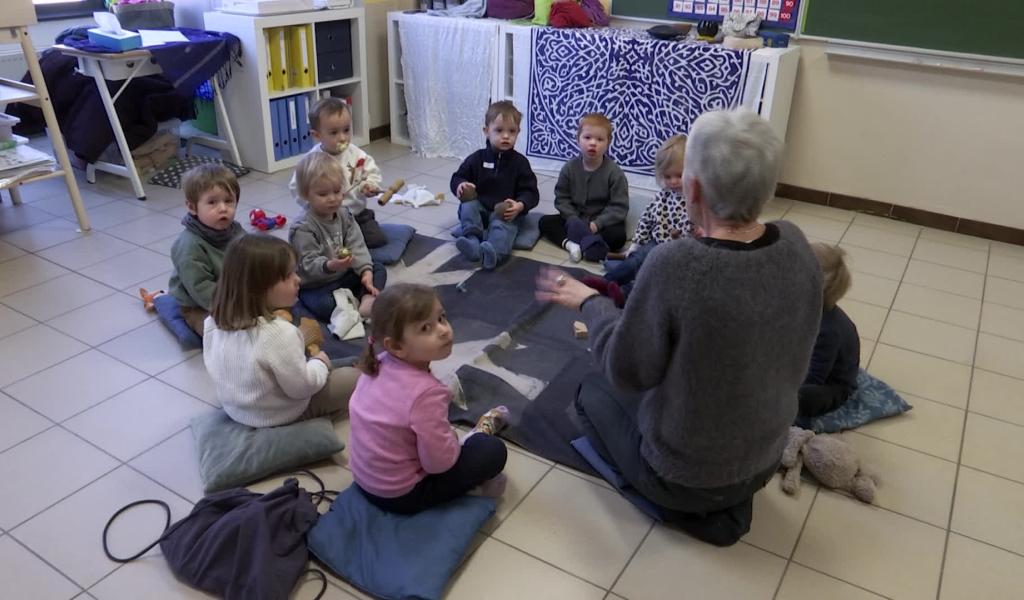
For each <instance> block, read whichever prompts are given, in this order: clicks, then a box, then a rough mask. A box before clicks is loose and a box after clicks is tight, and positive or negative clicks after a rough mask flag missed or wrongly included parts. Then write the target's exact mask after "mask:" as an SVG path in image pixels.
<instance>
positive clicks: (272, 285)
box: [203, 234, 359, 427]
mask: <svg viewBox="0 0 1024 600" xmlns="http://www.w3.org/2000/svg"><path fill="white" fill-rule="evenodd" d="M295 265H296V257H295V252H294V250H292V248H291V246H289V245H288V244H287V242H284V241H282V240H279V239H277V238H275V237H271V236H266V235H259V234H247V235H243V236H242V237H240V238H238V239H237V240H235V241H234V242H232V244H231V245H230V246H229V247H228V249H227V252H226V253H225V256H224V275H223V278H222V279H221V281H220V282H218V284H217V291H216V293H215V295H214V299H213V311H212V314H211V315H210V316H209V317H207V318H206V321H205V323H204V326H205V330H204V335H203V362H204V364H205V365H206V370H207V371H208V372H209V373H210V377H211V378H212V379H213V382H214V384H215V385H216V388H217V397H218V399H219V400H220V402H221V405H222V406H223V408H224V412H225V413H227V415H228V416H229V417H231V418H232V419H233V420H235V421H237V422H238V423H241V424H243V425H248V426H249V427H275V426H277V425H285V424H287V423H292V422H295V421H300V420H304V419H312V418H315V417H322V416H328V415H335V414H339V415H340V414H343V413H344V412H345V411H346V409H347V406H348V399H349V396H351V395H352V390H353V389H354V388H355V384H356V380H357V379H358V376H359V372H358V371H357V370H356V369H354V368H351V367H345V368H338V369H333V370H332V368H331V361H330V359H329V358H328V357H327V355H326V354H324V353H323V352H317V353H316V354H314V355H313V356H312V357H311V358H309V359H307V358H306V354H305V347H306V345H307V342H308V341H309V340H307V339H306V338H305V337H304V336H303V333H302V331H300V330H299V329H298V328H297V327H295V326H294V325H292V324H291V322H290V321H287V320H284V319H281V318H278V317H276V316H274V312H273V311H274V310H275V309H279V308H284V309H288V308H291V306H293V305H294V304H295V302H296V300H297V299H298V292H299V278H298V275H296V273H295ZM318 331H319V329H318Z"/></svg>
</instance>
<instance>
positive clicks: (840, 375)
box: [798, 242, 860, 417]
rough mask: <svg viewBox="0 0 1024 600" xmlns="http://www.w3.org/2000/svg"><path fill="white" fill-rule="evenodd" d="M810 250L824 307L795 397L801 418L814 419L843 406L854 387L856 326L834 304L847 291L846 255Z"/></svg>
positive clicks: (824, 248) (831, 249) (825, 247)
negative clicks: (819, 277) (818, 268)
mask: <svg viewBox="0 0 1024 600" xmlns="http://www.w3.org/2000/svg"><path fill="white" fill-rule="evenodd" d="M811 249H812V250H813V251H814V255H815V256H816V257H817V259H818V263H819V264H820V265H821V272H822V274H823V275H824V277H823V278H822V281H823V286H824V293H823V295H822V303H823V305H824V306H823V307H822V312H821V328H820V329H819V330H818V339H817V340H816V341H815V342H814V351H813V353H812V354H811V365H810V369H809V370H808V372H807V377H806V379H804V383H803V385H801V386H800V391H799V394H798V398H799V408H798V414H799V416H801V417H817V416H819V415H823V414H825V413H829V412H832V411H833V410H835V409H837V408H839V407H840V406H842V405H843V404H845V403H846V401H847V400H848V399H849V397H850V394H852V393H853V391H854V389H855V388H856V387H857V373H858V371H859V370H860V336H859V334H858V333H857V326H856V325H854V324H853V321H851V320H850V317H848V316H847V315H846V313H845V312H843V309H841V308H839V306H837V304H836V303H837V302H839V300H841V299H842V297H843V295H845V294H846V291H847V290H849V289H850V271H849V270H848V269H847V268H846V262H845V261H844V260H843V257H844V256H845V254H846V253H845V252H843V250H842V248H839V247H838V246H832V245H829V244H823V243H821V242H815V243H812V244H811Z"/></svg>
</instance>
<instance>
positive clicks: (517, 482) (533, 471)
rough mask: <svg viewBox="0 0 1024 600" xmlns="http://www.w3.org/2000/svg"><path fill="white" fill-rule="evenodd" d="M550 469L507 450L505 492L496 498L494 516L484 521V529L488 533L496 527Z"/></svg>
mask: <svg viewBox="0 0 1024 600" xmlns="http://www.w3.org/2000/svg"><path fill="white" fill-rule="evenodd" d="M550 469H551V467H550V466H549V465H546V464H544V463H542V462H540V461H538V460H534V459H533V458H530V457H528V456H527V455H525V454H521V453H519V452H512V451H509V453H508V460H507V461H506V462H505V471H504V472H505V475H506V476H507V477H508V484H507V485H506V486H505V494H504V495H503V496H502V497H501V499H499V500H498V509H497V511H496V512H495V513H494V516H493V517H492V518H491V519H490V520H489V521H488V522H487V523H484V527H483V529H484V531H486V532H488V533H490V532H493V531H494V530H495V529H497V527H498V525H499V524H501V522H502V521H504V520H505V519H507V518H508V516H509V515H510V514H511V513H512V511H513V510H514V509H515V508H516V507H517V506H518V505H519V502H521V501H522V500H523V498H525V497H526V495H527V494H528V493H529V492H530V490H532V489H533V487H534V486H535V485H537V482H538V481H540V480H541V478H543V477H544V475H545V474H546V473H547V472H548V471H549V470H550Z"/></svg>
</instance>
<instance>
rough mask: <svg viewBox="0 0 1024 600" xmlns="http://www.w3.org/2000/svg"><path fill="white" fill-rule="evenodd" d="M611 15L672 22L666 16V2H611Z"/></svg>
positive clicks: (639, 0)
mask: <svg viewBox="0 0 1024 600" xmlns="http://www.w3.org/2000/svg"><path fill="white" fill-rule="evenodd" d="M612 15H613V16H617V17H637V18H639V19H660V20H662V21H666V20H673V19H672V18H671V17H670V16H669V14H668V0H612Z"/></svg>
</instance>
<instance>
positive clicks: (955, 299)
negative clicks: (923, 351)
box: [892, 283, 981, 329]
mask: <svg viewBox="0 0 1024 600" xmlns="http://www.w3.org/2000/svg"><path fill="white" fill-rule="evenodd" d="M892 308H893V310H898V311H902V312H905V313H911V314H914V315H918V316H920V317H927V318H929V319H935V320H936V321H942V322H943V323H951V324H953V325H959V326H960V327H967V328H969V329H977V328H978V315H979V314H980V313H981V301H980V300H975V299H974V298H966V297H964V296H958V295H956V294H950V293H948V292H942V291H939V290H934V289H931V288H926V287H921V286H918V285H914V284H911V283H902V284H900V289H899V291H898V292H897V293H896V301H895V302H893V305H892Z"/></svg>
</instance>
